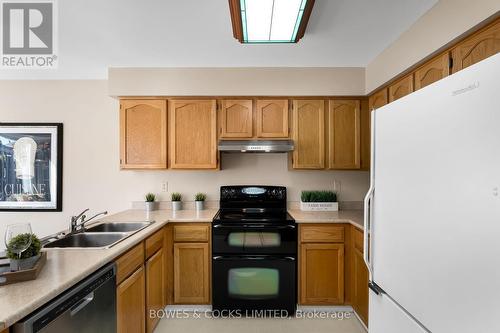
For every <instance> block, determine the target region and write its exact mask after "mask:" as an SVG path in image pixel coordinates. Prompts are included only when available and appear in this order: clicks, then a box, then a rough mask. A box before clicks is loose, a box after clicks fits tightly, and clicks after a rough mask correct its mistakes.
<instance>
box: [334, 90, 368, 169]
mask: <svg viewBox="0 0 500 333" xmlns="http://www.w3.org/2000/svg"><path fill="white" fill-rule="evenodd" d="M328 116H329V117H328V118H329V120H328V127H329V128H328V146H329V149H328V153H329V159H328V160H329V161H328V162H329V163H328V164H329V165H328V167H329V169H359V168H360V166H361V162H360V139H361V135H360V119H359V118H360V102H359V101H358V100H331V101H330V108H329V115H328Z"/></svg>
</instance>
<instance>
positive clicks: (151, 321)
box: [146, 239, 167, 333]
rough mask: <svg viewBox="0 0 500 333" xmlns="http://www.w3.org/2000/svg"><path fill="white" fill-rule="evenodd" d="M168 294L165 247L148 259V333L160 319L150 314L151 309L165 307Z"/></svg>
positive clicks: (155, 309)
mask: <svg viewBox="0 0 500 333" xmlns="http://www.w3.org/2000/svg"><path fill="white" fill-rule="evenodd" d="M162 240H163V239H162ZM166 296H167V294H166V290H165V265H164V257H163V249H160V250H159V251H158V252H156V253H155V254H154V255H153V256H152V257H151V258H149V259H148V261H146V317H147V324H146V331H147V332H148V333H151V332H153V330H154V329H155V327H156V325H157V324H158V321H159V320H160V319H159V317H155V316H154V315H153V316H152V315H150V311H152V312H154V311H158V310H161V309H163V308H164V307H165V305H166Z"/></svg>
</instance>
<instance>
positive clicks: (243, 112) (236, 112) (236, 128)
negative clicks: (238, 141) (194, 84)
mask: <svg viewBox="0 0 500 333" xmlns="http://www.w3.org/2000/svg"><path fill="white" fill-rule="evenodd" d="M220 123H221V126H220V137H221V138H224V139H225V138H251V137H252V136H253V101H252V100H251V99H244V100H240V99H237V100H223V101H222V102H221V109H220Z"/></svg>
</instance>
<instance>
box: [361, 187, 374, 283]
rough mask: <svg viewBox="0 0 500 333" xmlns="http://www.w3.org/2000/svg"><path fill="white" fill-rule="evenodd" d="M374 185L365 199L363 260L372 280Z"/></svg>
mask: <svg viewBox="0 0 500 333" xmlns="http://www.w3.org/2000/svg"><path fill="white" fill-rule="evenodd" d="M373 192H374V187H370V189H369V190H368V193H367V194H366V196H365V200H364V225H365V229H364V232H363V260H364V261H365V264H366V266H367V267H368V272H369V275H370V280H372V265H371V263H370V233H371V226H372V223H371V202H372V197H373Z"/></svg>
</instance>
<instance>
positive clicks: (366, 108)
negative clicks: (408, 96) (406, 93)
mask: <svg viewBox="0 0 500 333" xmlns="http://www.w3.org/2000/svg"><path fill="white" fill-rule="evenodd" d="M387 90H388V89H387V88H384V89H381V90H379V91H377V92H375V93H374V94H373V95H371V96H370V97H369V98H368V105H366V104H365V103H366V101H362V102H361V117H360V123H361V170H370V158H371V156H370V149H371V145H370V143H371V124H370V122H371V111H372V110H373V109H378V108H380V107H382V106H384V105H386V104H387V103H388V96H387V94H388V91H387Z"/></svg>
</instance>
